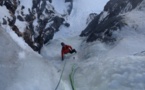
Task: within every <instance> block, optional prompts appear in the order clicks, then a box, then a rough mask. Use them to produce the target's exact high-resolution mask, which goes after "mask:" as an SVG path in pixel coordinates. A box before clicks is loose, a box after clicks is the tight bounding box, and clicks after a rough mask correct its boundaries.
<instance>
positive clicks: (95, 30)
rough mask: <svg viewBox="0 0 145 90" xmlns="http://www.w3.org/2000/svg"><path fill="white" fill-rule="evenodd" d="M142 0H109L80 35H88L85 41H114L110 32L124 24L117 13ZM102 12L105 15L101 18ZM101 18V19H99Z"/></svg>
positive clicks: (132, 7)
mask: <svg viewBox="0 0 145 90" xmlns="http://www.w3.org/2000/svg"><path fill="white" fill-rule="evenodd" d="M142 1H143V0H110V1H109V2H108V3H107V4H106V6H105V7H104V11H103V12H101V13H100V14H99V15H98V16H96V17H95V18H94V19H93V20H92V21H91V22H90V23H89V24H88V26H87V27H86V28H85V29H84V30H83V31H82V33H81V34H80V36H88V39H87V42H92V41H95V40H100V41H103V42H110V41H114V40H115V38H113V36H112V32H113V31H115V30H120V29H121V27H123V26H124V25H126V24H125V23H124V22H122V19H123V17H122V16H120V15H119V14H122V13H126V12H129V11H131V10H133V9H135V8H136V7H137V6H138V5H139V4H140V3H141V2H142ZM104 12H107V15H106V16H105V17H104V18H103V19H102V16H103V15H104ZM100 19H101V20H100Z"/></svg>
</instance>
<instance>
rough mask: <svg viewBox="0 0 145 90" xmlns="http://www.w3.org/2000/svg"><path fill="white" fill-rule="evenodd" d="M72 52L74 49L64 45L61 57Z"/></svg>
mask: <svg viewBox="0 0 145 90" xmlns="http://www.w3.org/2000/svg"><path fill="white" fill-rule="evenodd" d="M71 50H72V47H71V46H69V45H64V46H63V47H62V49H61V57H62V58H63V57H64V54H67V53H69V52H70V51H71Z"/></svg>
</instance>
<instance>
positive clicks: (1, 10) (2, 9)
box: [0, 6, 11, 24]
mask: <svg viewBox="0 0 145 90" xmlns="http://www.w3.org/2000/svg"><path fill="white" fill-rule="evenodd" d="M0 13H1V14H0V24H1V23H2V22H3V18H4V19H5V20H7V17H9V18H11V16H10V14H9V11H8V10H7V9H6V7H5V6H3V7H2V6H0Z"/></svg>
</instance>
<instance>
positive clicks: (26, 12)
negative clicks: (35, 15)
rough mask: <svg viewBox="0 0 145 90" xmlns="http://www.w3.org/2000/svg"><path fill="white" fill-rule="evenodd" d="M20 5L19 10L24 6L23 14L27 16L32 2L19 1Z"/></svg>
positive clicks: (29, 0)
mask: <svg viewBox="0 0 145 90" xmlns="http://www.w3.org/2000/svg"><path fill="white" fill-rule="evenodd" d="M19 1H20V2H21V3H20V6H19V8H21V6H25V8H24V10H23V12H24V13H25V14H29V8H32V0H27V1H26V0H19Z"/></svg>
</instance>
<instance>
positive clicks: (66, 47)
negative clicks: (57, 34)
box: [61, 42, 77, 61]
mask: <svg viewBox="0 0 145 90" xmlns="http://www.w3.org/2000/svg"><path fill="white" fill-rule="evenodd" d="M61 46H62V49H61V58H62V61H63V60H64V54H67V53H70V54H72V53H77V51H76V50H75V49H73V48H72V47H71V46H70V45H66V44H65V43H63V42H61Z"/></svg>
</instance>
